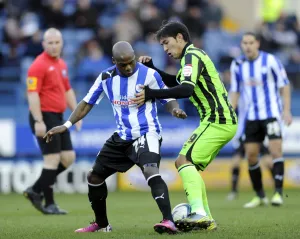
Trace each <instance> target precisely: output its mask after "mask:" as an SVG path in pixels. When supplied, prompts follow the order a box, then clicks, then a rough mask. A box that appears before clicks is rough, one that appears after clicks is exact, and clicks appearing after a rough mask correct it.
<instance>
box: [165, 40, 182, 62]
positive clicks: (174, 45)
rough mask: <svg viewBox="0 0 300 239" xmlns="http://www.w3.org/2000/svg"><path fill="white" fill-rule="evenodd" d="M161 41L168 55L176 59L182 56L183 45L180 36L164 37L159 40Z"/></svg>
mask: <svg viewBox="0 0 300 239" xmlns="http://www.w3.org/2000/svg"><path fill="white" fill-rule="evenodd" d="M159 43H160V45H162V46H163V48H164V51H165V52H166V53H167V54H168V56H170V57H172V58H174V59H180V58H181V54H182V49H183V47H182V44H181V43H180V39H178V37H176V38H174V37H163V38H161V39H160V40H159Z"/></svg>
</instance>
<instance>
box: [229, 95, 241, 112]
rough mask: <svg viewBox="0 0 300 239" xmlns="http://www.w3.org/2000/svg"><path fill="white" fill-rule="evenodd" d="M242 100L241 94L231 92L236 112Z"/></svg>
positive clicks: (230, 97) (231, 100) (230, 96)
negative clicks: (240, 99)
mask: <svg viewBox="0 0 300 239" xmlns="http://www.w3.org/2000/svg"><path fill="white" fill-rule="evenodd" d="M239 98H240V93H239V92H230V95H229V99H230V103H231V105H232V107H233V109H234V110H236V108H237V105H238V102H239Z"/></svg>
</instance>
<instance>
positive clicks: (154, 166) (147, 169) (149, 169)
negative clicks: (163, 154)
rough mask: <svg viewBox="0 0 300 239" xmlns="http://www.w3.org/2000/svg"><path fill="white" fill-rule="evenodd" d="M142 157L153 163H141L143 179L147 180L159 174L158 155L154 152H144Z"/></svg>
mask: <svg viewBox="0 0 300 239" xmlns="http://www.w3.org/2000/svg"><path fill="white" fill-rule="evenodd" d="M143 157H147V159H148V161H149V162H153V163H146V164H144V165H143V168H142V170H143V174H144V177H145V179H146V180H147V181H148V180H149V179H150V178H152V177H154V176H159V168H158V167H159V165H158V163H159V161H160V156H159V155H158V154H155V153H147V154H146V153H145V154H144V155H143Z"/></svg>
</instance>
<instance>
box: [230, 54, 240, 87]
mask: <svg viewBox="0 0 300 239" xmlns="http://www.w3.org/2000/svg"><path fill="white" fill-rule="evenodd" d="M238 68H239V67H238V65H237V64H236V61H235V60H234V61H232V63H231V66H230V92H240V90H241V89H240V88H241V87H240V73H239V69H238Z"/></svg>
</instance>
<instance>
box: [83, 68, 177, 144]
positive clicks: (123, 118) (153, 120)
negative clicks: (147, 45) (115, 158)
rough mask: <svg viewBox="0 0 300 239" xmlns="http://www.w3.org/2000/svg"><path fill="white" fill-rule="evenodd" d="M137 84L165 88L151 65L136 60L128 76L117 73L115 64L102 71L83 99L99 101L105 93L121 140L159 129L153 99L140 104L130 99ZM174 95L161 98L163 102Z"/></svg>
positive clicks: (91, 101) (138, 85)
mask: <svg viewBox="0 0 300 239" xmlns="http://www.w3.org/2000/svg"><path fill="white" fill-rule="evenodd" d="M140 85H148V86H149V88H151V89H165V88H167V87H166V86H165V84H164V83H163V81H162V79H161V76H160V75H159V74H158V73H157V72H156V71H155V70H153V69H150V68H148V67H146V66H144V65H143V64H140V63H137V64H136V68H135V70H134V73H133V75H132V76H130V77H124V76H121V75H120V74H119V71H118V69H117V68H116V66H113V67H111V68H108V69H107V70H105V71H103V72H102V73H101V74H100V75H99V76H98V78H97V79H96V81H95V83H94V84H93V86H92V87H91V88H90V90H89V92H88V94H87V95H86V96H85V97H84V99H83V100H84V101H85V102H86V103H88V104H93V105H94V104H98V103H99V102H100V100H101V99H102V98H103V96H104V94H106V96H107V97H108V99H109V101H110V102H111V105H112V108H113V111H114V115H115V120H116V124H117V131H116V132H117V133H118V134H119V136H120V137H121V138H122V139H124V140H133V139H136V138H139V137H140V136H141V135H144V134H146V133H147V132H156V133H157V134H158V135H160V133H161V125H160V123H159V120H158V117H157V108H156V103H155V101H154V100H153V101H147V102H146V103H145V104H144V105H143V106H141V107H139V108H137V105H136V104H135V103H133V101H131V100H130V99H132V98H134V97H135V94H136V93H137V92H139V91H141V89H140ZM171 100H174V99H167V100H160V102H161V104H165V103H167V102H169V101H171Z"/></svg>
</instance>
